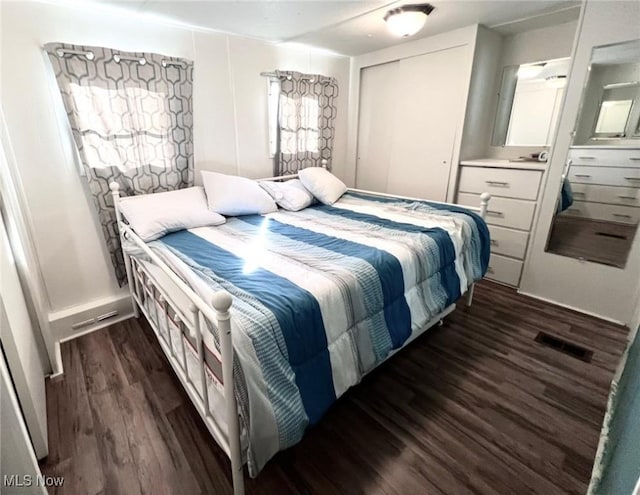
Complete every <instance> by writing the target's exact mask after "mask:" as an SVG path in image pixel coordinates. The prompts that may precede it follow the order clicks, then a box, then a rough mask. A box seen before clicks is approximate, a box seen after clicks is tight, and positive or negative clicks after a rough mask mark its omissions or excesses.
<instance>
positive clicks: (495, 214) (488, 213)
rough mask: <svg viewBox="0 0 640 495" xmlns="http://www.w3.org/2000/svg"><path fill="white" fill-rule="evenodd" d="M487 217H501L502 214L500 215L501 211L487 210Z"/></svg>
mask: <svg viewBox="0 0 640 495" xmlns="http://www.w3.org/2000/svg"><path fill="white" fill-rule="evenodd" d="M487 215H490V216H492V217H503V216H504V213H502V212H501V211H495V210H487Z"/></svg>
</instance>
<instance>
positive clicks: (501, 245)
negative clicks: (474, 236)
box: [489, 225, 529, 259]
mask: <svg viewBox="0 0 640 495" xmlns="http://www.w3.org/2000/svg"><path fill="white" fill-rule="evenodd" d="M489 232H490V233H491V252H492V253H497V254H504V255H506V256H511V257H512V258H518V259H524V253H525V252H526V250H527V239H528V238H529V234H528V233H527V232H522V231H520V230H511V229H505V228H504V227H497V226H495V225H489Z"/></svg>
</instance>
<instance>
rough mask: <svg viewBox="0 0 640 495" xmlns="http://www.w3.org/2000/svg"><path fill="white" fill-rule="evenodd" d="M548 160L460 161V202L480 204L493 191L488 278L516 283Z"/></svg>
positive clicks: (458, 191)
mask: <svg viewBox="0 0 640 495" xmlns="http://www.w3.org/2000/svg"><path fill="white" fill-rule="evenodd" d="M545 170H546V164H545V163H537V162H511V161H508V160H491V159H486V160H468V161H463V162H461V163H460V176H459V181H458V189H457V196H456V197H457V203H459V204H461V205H465V206H477V205H478V204H479V202H480V194H482V193H483V192H488V193H490V194H491V201H490V202H489V209H488V211H487V217H486V220H487V224H489V230H490V232H491V260H490V262H489V270H488V272H487V275H486V278H488V279H491V280H495V281H497V282H501V283H504V284H507V285H512V286H514V287H517V286H518V285H519V284H520V275H521V273H522V266H523V264H524V259H525V256H526V252H527V244H528V242H529V235H530V233H531V228H532V227H533V220H534V216H535V214H536V212H537V209H538V201H539V196H540V189H541V188H540V184H541V181H542V176H543V174H544V172H545Z"/></svg>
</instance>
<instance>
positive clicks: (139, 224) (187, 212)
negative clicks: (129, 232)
mask: <svg viewBox="0 0 640 495" xmlns="http://www.w3.org/2000/svg"><path fill="white" fill-rule="evenodd" d="M119 208H120V211H121V212H122V213H123V214H124V216H125V217H126V219H127V220H128V221H129V225H131V228H132V229H133V230H134V231H135V232H136V234H138V236H140V238H141V239H142V240H143V241H145V242H148V241H153V240H154V239H158V238H159V237H162V236H163V235H165V234H168V233H169V232H175V231H176V230H183V229H192V228H195V227H204V226H206V225H220V224H223V223H224V222H225V218H224V217H223V216H222V215H218V214H217V213H214V212H212V211H209V209H208V208H207V198H206V196H205V195H204V189H203V188H202V187H189V188H186V189H177V190H175V191H168V192H161V193H155V194H142V195H140V196H128V197H125V198H122V199H121V200H120V203H119Z"/></svg>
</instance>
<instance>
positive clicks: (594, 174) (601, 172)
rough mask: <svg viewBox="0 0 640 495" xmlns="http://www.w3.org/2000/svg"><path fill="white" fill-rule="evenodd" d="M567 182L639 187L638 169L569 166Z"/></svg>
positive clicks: (639, 171)
mask: <svg viewBox="0 0 640 495" xmlns="http://www.w3.org/2000/svg"><path fill="white" fill-rule="evenodd" d="M569 180H570V181H571V183H572V184H573V183H576V184H600V185H602V186H625V187H640V167H639V168H619V167H583V166H575V165H571V167H570V168H569Z"/></svg>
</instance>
